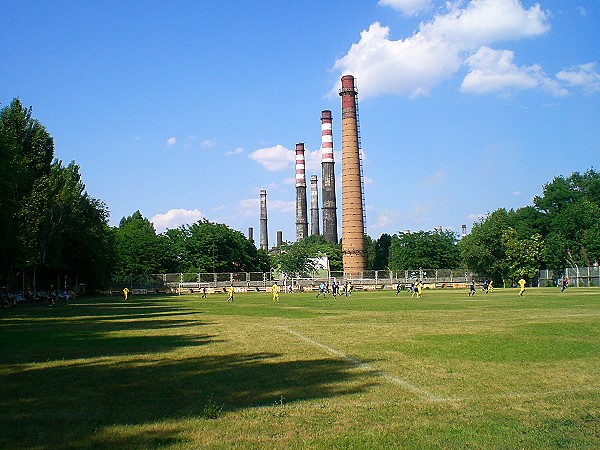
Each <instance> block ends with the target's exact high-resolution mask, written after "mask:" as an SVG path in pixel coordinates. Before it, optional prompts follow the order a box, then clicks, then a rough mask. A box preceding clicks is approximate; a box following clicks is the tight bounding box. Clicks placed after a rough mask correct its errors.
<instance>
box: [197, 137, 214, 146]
mask: <svg viewBox="0 0 600 450" xmlns="http://www.w3.org/2000/svg"><path fill="white" fill-rule="evenodd" d="M200 145H201V146H202V147H204V148H211V147H214V146H215V145H217V140H216V139H215V138H212V139H204V140H203V141H202V142H201V143H200Z"/></svg>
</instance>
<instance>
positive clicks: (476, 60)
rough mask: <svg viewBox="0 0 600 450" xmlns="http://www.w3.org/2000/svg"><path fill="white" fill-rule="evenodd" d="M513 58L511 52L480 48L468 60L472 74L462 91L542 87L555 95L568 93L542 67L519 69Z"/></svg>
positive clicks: (485, 91) (494, 90)
mask: <svg viewBox="0 0 600 450" xmlns="http://www.w3.org/2000/svg"><path fill="white" fill-rule="evenodd" d="M514 56H515V55H514V53H513V52H512V51H510V50H494V49H491V48H489V47H486V46H484V47H481V48H480V49H479V50H477V52H476V53H474V54H473V55H471V56H470V57H468V58H467V61H466V64H467V66H468V67H469V73H468V74H467V75H466V76H465V78H464V80H463V82H462V85H461V90H462V91H463V92H471V93H476V94H486V93H490V92H501V93H510V92H511V91H513V90H527V89H535V88H541V89H544V90H546V91H548V92H550V93H551V94H552V95H555V96H561V95H566V94H568V92H567V90H566V89H564V88H562V87H561V86H560V85H559V84H558V83H557V82H556V81H555V80H553V79H551V78H549V77H547V76H546V75H545V74H544V72H543V70H542V68H541V67H540V66H539V65H537V64H535V65H533V66H522V67H517V66H516V65H515V64H514Z"/></svg>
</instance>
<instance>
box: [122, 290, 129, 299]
mask: <svg viewBox="0 0 600 450" xmlns="http://www.w3.org/2000/svg"><path fill="white" fill-rule="evenodd" d="M127 294H129V289H127V288H125V289H123V301H127Z"/></svg>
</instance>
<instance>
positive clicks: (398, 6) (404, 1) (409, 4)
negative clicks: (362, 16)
mask: <svg viewBox="0 0 600 450" xmlns="http://www.w3.org/2000/svg"><path fill="white" fill-rule="evenodd" d="M379 4H380V5H382V6H391V7H392V8H394V9H395V10H397V11H400V12H401V13H402V14H404V15H406V16H416V15H417V14H419V13H420V12H422V11H428V10H430V9H431V8H432V3H431V0H379Z"/></svg>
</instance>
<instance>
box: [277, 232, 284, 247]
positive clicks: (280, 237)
mask: <svg viewBox="0 0 600 450" xmlns="http://www.w3.org/2000/svg"><path fill="white" fill-rule="evenodd" d="M282 244H283V231H281V230H277V247H280V246H281V245H282Z"/></svg>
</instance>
